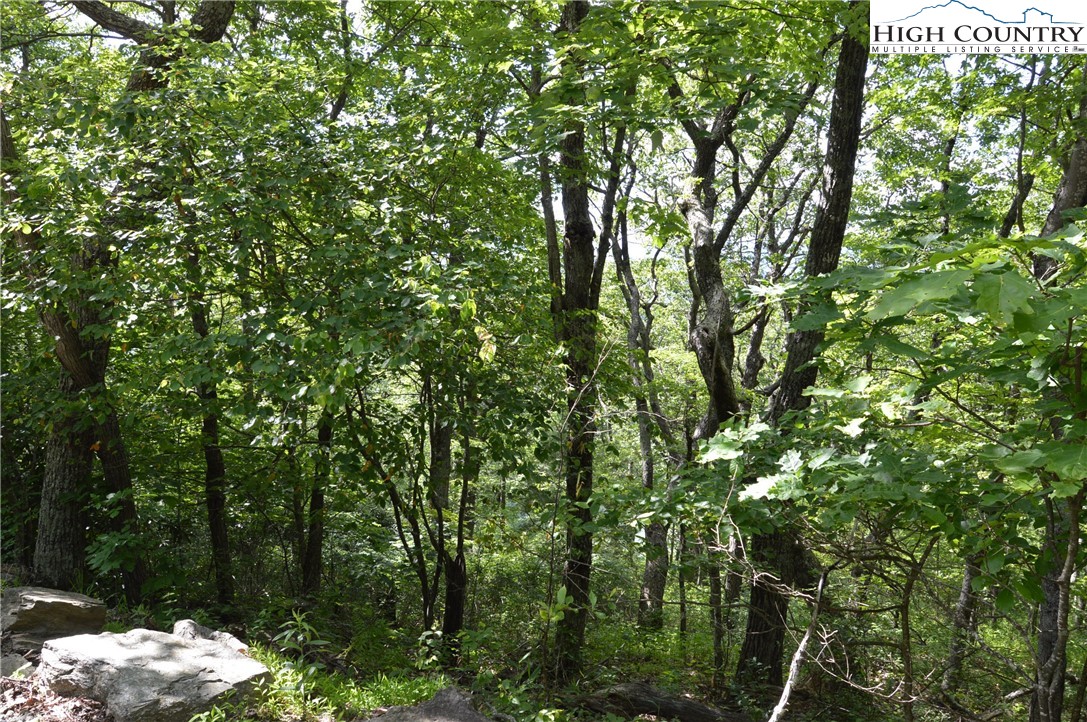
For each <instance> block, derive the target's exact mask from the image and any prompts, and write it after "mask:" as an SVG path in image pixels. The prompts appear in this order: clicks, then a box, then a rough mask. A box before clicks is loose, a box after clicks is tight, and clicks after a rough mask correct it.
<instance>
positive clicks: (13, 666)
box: [0, 654, 34, 679]
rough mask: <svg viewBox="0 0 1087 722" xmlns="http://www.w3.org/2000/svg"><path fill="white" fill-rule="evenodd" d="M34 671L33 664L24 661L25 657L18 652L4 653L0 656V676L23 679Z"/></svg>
mask: <svg viewBox="0 0 1087 722" xmlns="http://www.w3.org/2000/svg"><path fill="white" fill-rule="evenodd" d="M33 671H34V665H32V664H31V663H30V662H28V661H26V657H23V656H22V655H20V654H5V655H3V656H0V677H16V678H18V679H25V678H26V677H29V676H30V673H31V672H33Z"/></svg>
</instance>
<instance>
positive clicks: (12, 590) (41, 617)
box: [0, 587, 106, 654]
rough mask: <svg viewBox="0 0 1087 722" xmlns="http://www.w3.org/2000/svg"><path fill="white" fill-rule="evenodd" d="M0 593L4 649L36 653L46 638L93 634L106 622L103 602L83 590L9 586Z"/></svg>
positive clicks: (18, 652) (0, 630) (0, 621)
mask: <svg viewBox="0 0 1087 722" xmlns="http://www.w3.org/2000/svg"><path fill="white" fill-rule="evenodd" d="M0 595H2V599H0V633H2V635H3V648H4V651H5V652H8V651H10V652H15V653H17V654H24V653H27V652H33V653H36V652H37V651H38V650H39V649H41V646H42V644H43V643H44V642H45V641H46V640H49V639H57V638H59V637H69V636H71V635H73V634H96V633H98V632H100V631H102V626H103V625H104V624H105V623H106V605H105V604H103V603H102V602H100V601H98V600H97V599H92V598H91V597H88V596H86V595H83V594H76V593H74V592H62V591H59V590H57V589H46V588H45V587H9V588H8V589H4V590H3V591H2V592H0Z"/></svg>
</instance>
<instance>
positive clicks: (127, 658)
mask: <svg viewBox="0 0 1087 722" xmlns="http://www.w3.org/2000/svg"><path fill="white" fill-rule="evenodd" d="M37 678H38V679H39V680H41V681H42V682H44V683H45V684H46V685H47V686H48V687H49V689H51V690H52V691H54V692H56V693H57V694H61V695H65V696H82V697H89V698H91V699H95V700H98V701H100V702H104V703H105V704H106V707H107V708H108V709H109V711H110V713H111V714H113V716H114V717H115V718H116V722H137V721H139V722H188V720H189V719H190V718H191V717H192V716H193V715H197V714H200V713H201V712H206V711H207V710H209V709H210V708H211V707H212V706H213V705H215V704H218V703H222V702H227V701H228V700H229V701H230V702H231V703H234V702H243V703H244V699H245V697H246V696H248V695H249V694H250V693H252V692H253V691H254V689H255V688H256V686H257V685H258V683H260V682H263V681H268V680H270V679H271V675H270V674H269V673H268V669H267V668H266V667H265V666H264V665H263V664H261V663H260V662H257V661H256V660H254V659H250V658H249V657H246V656H244V655H242V654H239V653H238V652H235V651H234V650H232V649H228V648H227V647H225V646H224V645H222V644H219V643H218V642H212V641H209V640H205V639H183V638H181V637H177V636H174V635H172V634H167V633H165V632H152V631H150V630H147V629H133V630H132V631H130V632H126V633H125V634H113V633H109V632H106V633H103V634H97V635H94V634H81V635H78V636H75V637H65V638H63V639H54V640H51V641H49V642H46V643H45V645H44V646H43V647H42V654H41V665H40V666H39V667H38V672H37Z"/></svg>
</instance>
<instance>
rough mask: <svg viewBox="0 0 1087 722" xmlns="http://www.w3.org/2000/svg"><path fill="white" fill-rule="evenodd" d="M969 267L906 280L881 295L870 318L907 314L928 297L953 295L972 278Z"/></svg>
mask: <svg viewBox="0 0 1087 722" xmlns="http://www.w3.org/2000/svg"><path fill="white" fill-rule="evenodd" d="M970 276H971V274H970V271H966V270H951V271H934V272H933V273H926V274H924V275H923V276H920V277H918V278H914V279H911V280H909V281H906V282H905V283H903V284H902V285H900V286H898V287H897V288H892V289H890V290H889V291H886V292H884V293H883V295H882V296H880V299H879V302H878V303H877V304H876V307H875V308H873V309H872V310H871V311H869V313H868V319H869V320H871V321H880V320H882V319H885V318H888V317H890V316H904V315H906V314H907V313H909V312H910V311H912V310H913V309H915V308H917V307H918V306H920V305H921V304H922V303H924V302H926V301H940V300H944V299H948V298H951V297H952V296H954V295H955V294H957V293H958V292H959V290H960V289H961V288H962V287H963V285H964V284H965V283H966V282H967V281H968V280H969V279H970Z"/></svg>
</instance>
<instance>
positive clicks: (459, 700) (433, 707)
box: [371, 687, 493, 722]
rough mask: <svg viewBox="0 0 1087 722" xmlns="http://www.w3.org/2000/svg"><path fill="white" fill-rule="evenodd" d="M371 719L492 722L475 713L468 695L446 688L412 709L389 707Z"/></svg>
mask: <svg viewBox="0 0 1087 722" xmlns="http://www.w3.org/2000/svg"><path fill="white" fill-rule="evenodd" d="M371 719H372V720H375V721H376V720H380V722H493V721H492V720H491V719H490V718H488V717H484V716H483V715H481V714H480V713H479V712H477V711H476V708H475V707H473V706H472V702H471V700H470V699H469V698H468V695H466V694H465V693H464V692H462V691H460V690H459V689H457V688H456V687H446V688H445V689H443V690H442V691H440V692H438V694H436V695H434V696H433V697H432V698H431V699H430V700H428V701H426V702H423V703H422V704H418V705H415V706H414V707H390V708H389V711H388V712H386V713H385V714H383V715H381V716H380V717H373V718H371Z"/></svg>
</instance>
